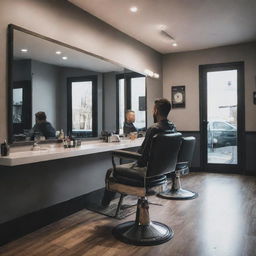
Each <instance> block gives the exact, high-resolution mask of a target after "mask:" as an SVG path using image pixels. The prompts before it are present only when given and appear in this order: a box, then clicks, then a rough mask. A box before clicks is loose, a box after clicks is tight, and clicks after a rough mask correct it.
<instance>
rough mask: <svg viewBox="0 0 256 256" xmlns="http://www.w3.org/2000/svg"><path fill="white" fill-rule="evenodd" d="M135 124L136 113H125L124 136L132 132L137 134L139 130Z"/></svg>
mask: <svg viewBox="0 0 256 256" xmlns="http://www.w3.org/2000/svg"><path fill="white" fill-rule="evenodd" d="M134 122H135V112H134V111H133V110H127V111H126V113H125V122H124V134H129V133H130V132H137V128H136V127H135V126H134V124H133V123H134Z"/></svg>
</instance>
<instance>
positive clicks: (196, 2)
mask: <svg viewBox="0 0 256 256" xmlns="http://www.w3.org/2000/svg"><path fill="white" fill-rule="evenodd" d="M69 1H70V2H71V3H73V4H75V5H77V6H79V7H80V8H82V9H84V10H85V11H87V12H89V13H91V14H92V15H94V16H96V17H98V18H99V19H101V20H103V21H105V22H106V23H109V24H110V25H112V26H113V27H115V28H117V29H119V30H120V31H122V32H124V33H126V34H128V35H130V36H131V37H134V38H136V39H137V40H139V41H141V42H142V43H144V44H146V45H148V46H150V47H151V48H153V49H155V50H157V51H158V52H161V53H171V52H181V51H190V50H199V49H205V48H211V47H217V46H224V45H231V44H238V43H244V42H250V41H256V0H69ZM131 6H137V7H138V11H137V13H132V12H130V10H129V8H130V7H131ZM161 25H165V26H166V32H167V33H168V34H170V35H172V37H174V38H175V40H176V41H177V43H178V46H177V47H176V48H175V47H173V46H172V45H171V40H170V39H169V38H167V37H166V36H165V35H164V34H163V33H161V29H160V27H161Z"/></svg>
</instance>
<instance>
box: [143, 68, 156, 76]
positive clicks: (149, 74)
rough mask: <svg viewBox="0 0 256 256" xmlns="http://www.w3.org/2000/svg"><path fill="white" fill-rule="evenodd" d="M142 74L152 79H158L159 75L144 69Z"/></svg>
mask: <svg viewBox="0 0 256 256" xmlns="http://www.w3.org/2000/svg"><path fill="white" fill-rule="evenodd" d="M144 73H145V75H146V76H149V77H154V78H159V74H157V73H154V72H153V71H151V70H149V69H145V70H144Z"/></svg>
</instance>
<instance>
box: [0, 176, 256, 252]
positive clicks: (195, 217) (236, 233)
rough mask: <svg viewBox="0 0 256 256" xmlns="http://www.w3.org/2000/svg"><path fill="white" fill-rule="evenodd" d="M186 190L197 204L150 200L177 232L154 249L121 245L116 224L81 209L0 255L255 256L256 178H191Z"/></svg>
mask: <svg viewBox="0 0 256 256" xmlns="http://www.w3.org/2000/svg"><path fill="white" fill-rule="evenodd" d="M182 184H183V187H184V188H187V189H191V190H192V191H196V192H198V193H199V197H198V198H197V199H194V200H187V201H172V200H165V199H160V198H157V197H154V196H153V197H150V198H149V201H151V202H157V203H160V204H162V205H163V206H156V205H150V215H151V219H152V220H157V221H159V222H163V223H165V224H167V225H169V226H170V227H172V229H173V230H174V237H173V239H172V240H171V241H169V242H167V243H165V244H162V245H158V246H151V247H144V246H132V245H127V244H124V243H122V242H119V241H117V240H116V239H115V238H114V237H113V236H112V234H111V231H112V229H113V227H114V226H116V225H118V224H119V223H122V222H124V221H128V220H133V219H134V215H132V216H129V217H127V218H126V219H125V220H115V219H112V218H108V217H106V216H103V215H99V214H97V213H93V212H90V211H88V210H82V211H80V212H77V213H75V214H73V215H71V216H68V217H66V218H64V219H62V220H60V221H57V222H55V223H53V224H50V225H48V226H46V227H44V228H41V229H40V230H38V231H36V232H33V233H31V234H28V235H26V236H24V237H22V238H20V239H18V240H16V241H13V242H11V243H9V244H7V245H5V246H2V247H0V256H41V255H42V256H59V255H61V256H94V255H95V256H103V255H104V256H117V255H118V256H120V255H122V256H130V255H136V256H143V255H147V256H151V255H152V256H153V255H154V256H155V255H160V256H256V177H250V176H241V175H233V174H230V175H228V174H212V173H193V174H190V175H188V176H186V177H184V178H183V179H182Z"/></svg>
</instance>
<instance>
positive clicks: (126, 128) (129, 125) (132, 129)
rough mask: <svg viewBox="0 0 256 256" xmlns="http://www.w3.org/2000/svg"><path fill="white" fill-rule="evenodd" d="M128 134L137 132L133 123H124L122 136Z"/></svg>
mask: <svg viewBox="0 0 256 256" xmlns="http://www.w3.org/2000/svg"><path fill="white" fill-rule="evenodd" d="M130 132H137V129H136V127H135V126H134V124H133V123H128V122H124V134H129V133H130Z"/></svg>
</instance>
